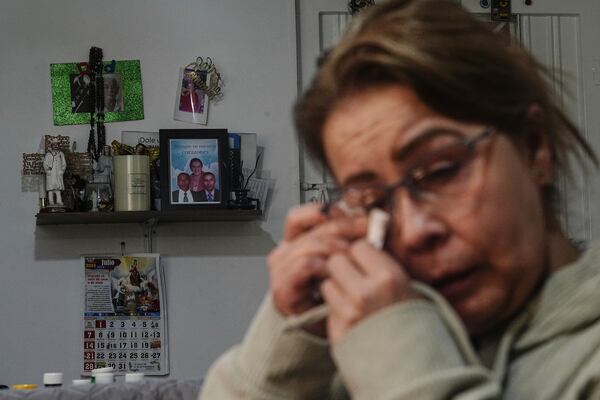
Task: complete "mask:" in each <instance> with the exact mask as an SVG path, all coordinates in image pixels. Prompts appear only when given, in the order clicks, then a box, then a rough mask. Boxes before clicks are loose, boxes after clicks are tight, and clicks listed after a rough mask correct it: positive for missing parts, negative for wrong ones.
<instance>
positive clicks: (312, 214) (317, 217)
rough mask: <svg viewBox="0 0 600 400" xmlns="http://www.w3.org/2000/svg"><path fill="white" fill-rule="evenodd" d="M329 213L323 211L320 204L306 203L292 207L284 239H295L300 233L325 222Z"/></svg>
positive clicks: (288, 215) (286, 223) (287, 218)
mask: <svg viewBox="0 0 600 400" xmlns="http://www.w3.org/2000/svg"><path fill="white" fill-rule="evenodd" d="M326 220H327V215H325V214H323V213H322V212H321V206H320V205H319V204H314V203H311V204H306V205H302V206H297V207H294V208H292V209H291V210H290V211H289V212H288V214H287V217H286V222H285V228H284V232H283V240H293V239H294V238H295V237H296V236H298V235H299V234H301V233H303V232H306V231H308V230H310V229H312V228H313V227H314V226H316V225H318V224H320V223H322V222H325V221H326Z"/></svg>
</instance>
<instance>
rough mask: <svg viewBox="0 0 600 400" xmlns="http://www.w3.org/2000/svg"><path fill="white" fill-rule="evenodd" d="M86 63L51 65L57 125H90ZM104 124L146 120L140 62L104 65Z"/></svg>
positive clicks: (128, 61)
mask: <svg viewBox="0 0 600 400" xmlns="http://www.w3.org/2000/svg"><path fill="white" fill-rule="evenodd" d="M86 66H87V63H66V64H50V79H51V85H52V110H53V116H54V125H79V124H89V123H90V108H91V103H90V77H89V75H88V73H87V71H88V69H89V66H87V67H86ZM102 77H103V78H104V122H114V121H132V120H138V119H144V100H143V95H142V74H141V70H140V61H139V60H127V61H114V60H113V61H110V62H105V63H104V72H103V74H102Z"/></svg>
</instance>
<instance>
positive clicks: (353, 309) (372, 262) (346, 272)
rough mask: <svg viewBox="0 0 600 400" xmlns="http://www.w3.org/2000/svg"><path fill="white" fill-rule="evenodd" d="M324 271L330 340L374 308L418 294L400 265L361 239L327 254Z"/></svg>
mask: <svg viewBox="0 0 600 400" xmlns="http://www.w3.org/2000/svg"><path fill="white" fill-rule="evenodd" d="M327 275H328V278H327V279H326V280H325V281H324V282H323V284H322V286H321V293H322V294H323V297H324V298H325V301H326V302H327V304H328V305H329V318H328V319H327V335H328V337H329V340H330V341H331V342H332V343H335V342H336V341H337V340H338V339H340V338H341V337H342V336H344V334H345V333H346V332H347V331H348V330H349V329H350V328H351V327H352V326H353V325H354V324H356V323H358V322H359V321H361V320H363V319H364V318H366V317H368V316H369V315H371V314H373V313H375V312H376V311H379V310H381V309H382V308H384V307H386V306H389V305H391V304H394V303H397V302H399V301H403V300H407V299H410V298H415V297H418V295H417V294H416V293H415V292H414V291H413V290H412V289H411V287H410V281H409V277H408V275H407V274H406V272H405V271H404V269H403V268H402V266H400V265H399V264H398V263H397V262H396V260H395V259H393V258H392V257H391V256H390V255H389V254H387V253H385V252H383V251H381V250H378V249H376V248H375V247H373V246H372V245H370V244H369V243H367V242H366V241H365V240H362V239H361V240H358V241H356V242H354V243H353V244H352V245H351V246H350V247H349V249H348V251H346V252H343V253H342V252H340V253H336V254H335V255H333V256H332V257H330V258H329V260H328V261H327Z"/></svg>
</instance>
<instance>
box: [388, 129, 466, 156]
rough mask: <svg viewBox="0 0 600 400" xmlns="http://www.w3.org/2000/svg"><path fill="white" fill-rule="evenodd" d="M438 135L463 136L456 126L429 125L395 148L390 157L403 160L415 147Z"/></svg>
mask: <svg viewBox="0 0 600 400" xmlns="http://www.w3.org/2000/svg"><path fill="white" fill-rule="evenodd" d="M438 136H454V137H459V138H462V137H464V134H463V133H462V132H461V131H459V130H458V129H456V128H451V127H447V126H444V127H440V126H435V127H430V128H428V129H426V130H425V131H423V133H421V134H420V135H418V136H417V137H415V138H414V139H412V140H411V141H409V142H408V143H407V144H405V145H403V146H402V147H401V148H399V149H395V150H394V151H393V154H392V159H393V160H394V161H395V162H401V161H404V160H406V159H407V158H408V157H409V156H410V155H411V154H412V153H413V152H414V151H415V149H416V148H418V147H420V146H422V145H424V144H425V143H427V142H429V141H431V140H433V139H434V138H436V137H438Z"/></svg>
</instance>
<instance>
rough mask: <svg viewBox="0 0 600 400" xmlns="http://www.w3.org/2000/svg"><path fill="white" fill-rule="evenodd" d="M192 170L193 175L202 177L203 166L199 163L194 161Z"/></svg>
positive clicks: (191, 165)
mask: <svg viewBox="0 0 600 400" xmlns="http://www.w3.org/2000/svg"><path fill="white" fill-rule="evenodd" d="M190 169H191V170H192V174H193V175H202V164H200V163H199V162H198V161H192V162H191V164H190Z"/></svg>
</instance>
